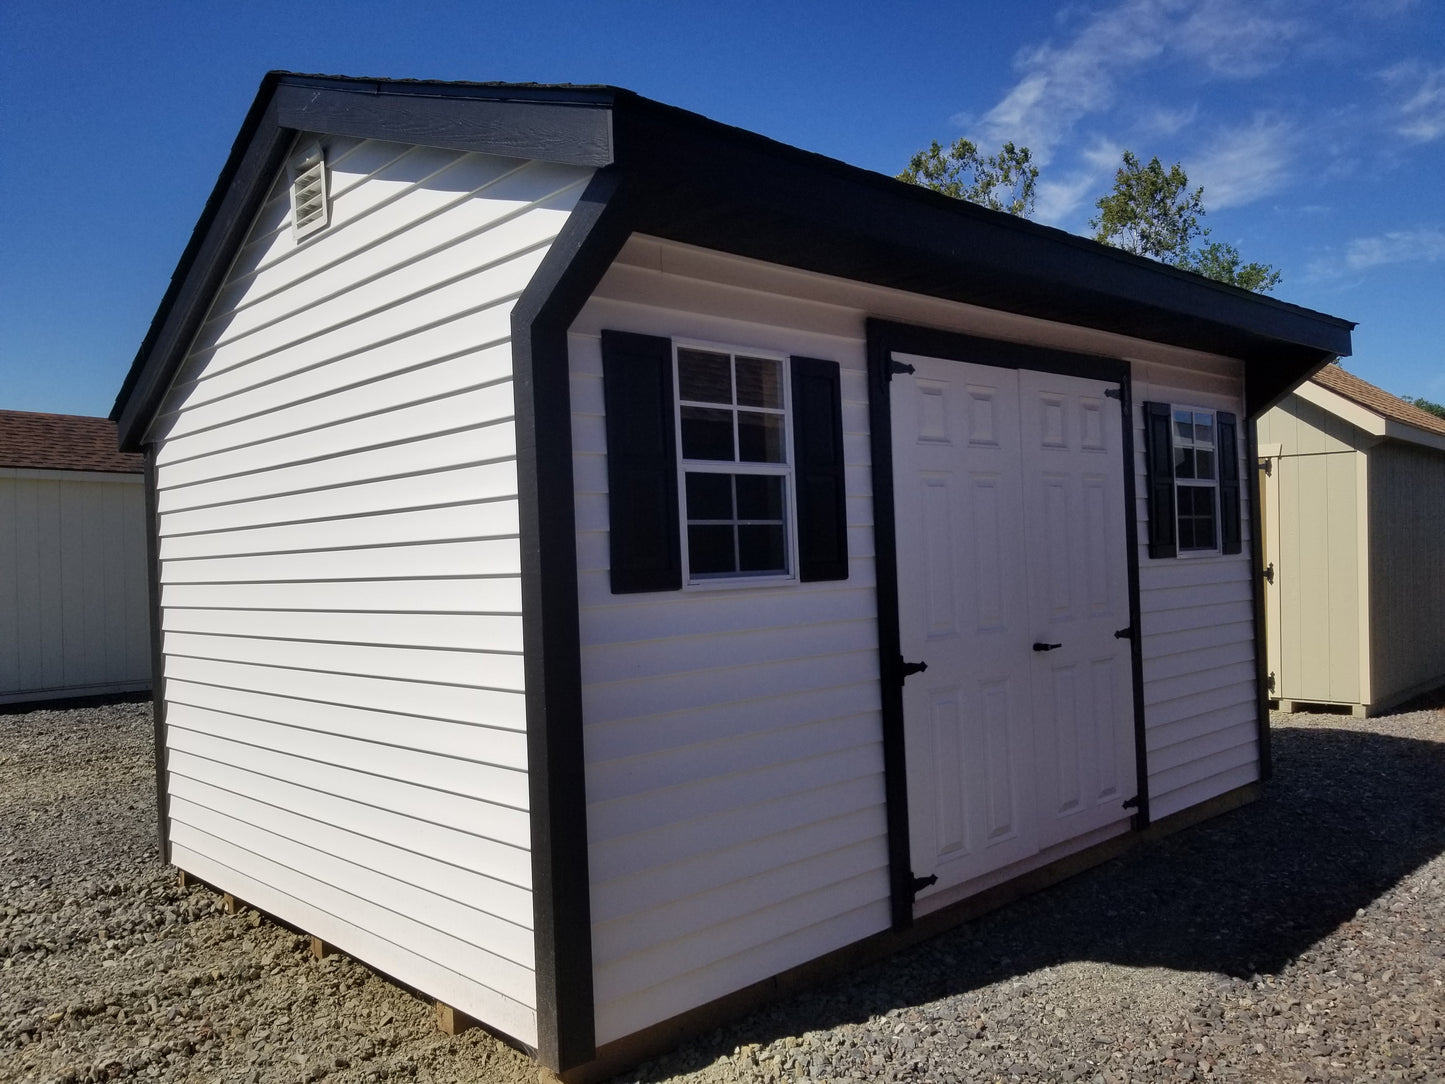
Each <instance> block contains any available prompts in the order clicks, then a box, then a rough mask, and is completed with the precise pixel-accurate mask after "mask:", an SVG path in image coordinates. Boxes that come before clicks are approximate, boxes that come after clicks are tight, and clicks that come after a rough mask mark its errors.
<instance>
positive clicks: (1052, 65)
mask: <svg viewBox="0 0 1445 1084" xmlns="http://www.w3.org/2000/svg"><path fill="white" fill-rule="evenodd" d="M1277 8H1278V9H1279V10H1286V9H1284V8H1281V7H1280V6H1279V5H1278V4H1277V3H1276V2H1275V0H1122V2H1120V3H1116V4H1115V5H1113V6H1112V7H1108V8H1105V9H1102V10H1100V11H1098V12H1096V13H1095V14H1093V15H1092V16H1091V17H1089V18H1088V19H1087V20H1086V21H1085V22H1084V23H1083V25H1082V26H1081V27H1080V29H1079V30H1078V31H1077V32H1076V33H1075V34H1074V36H1073V38H1072V39H1070V40H1068V41H1065V42H1064V43H1062V44H1054V43H1053V42H1046V43H1045V44H1043V45H1039V46H1037V47H1035V48H1033V49H1029V50H1025V51H1024V52H1022V53H1021V54H1020V55H1019V57H1018V58H1017V59H1016V60H1015V68H1016V69H1017V70H1018V72H1019V79H1018V82H1017V83H1015V84H1014V86H1013V87H1012V88H1011V89H1010V90H1009V91H1008V92H1007V93H1006V94H1005V95H1004V97H1003V98H1002V99H1001V100H1000V101H999V102H998V103H997V104H996V105H995V106H994V107H993V108H992V109H990V110H989V111H988V112H987V113H985V114H984V115H983V116H982V117H981V118H980V119H979V120H978V122H977V126H976V127H977V132H976V134H975V135H974V136H973V138H975V139H977V140H978V141H979V142H980V143H981V144H982V145H984V146H993V145H995V144H998V143H1002V142H1004V141H1005V140H1010V139H1012V140H1014V141H1015V142H1017V143H1022V144H1024V145H1026V146H1028V147H1029V148H1030V149H1031V150H1032V151H1033V152H1034V157H1035V159H1036V160H1037V161H1038V162H1039V163H1040V164H1041V165H1047V164H1048V162H1049V160H1050V159H1051V157H1052V155H1053V152H1054V149H1055V148H1056V147H1057V146H1058V145H1059V144H1060V143H1062V142H1064V140H1065V139H1067V137H1068V136H1069V133H1070V132H1071V131H1072V130H1073V128H1074V126H1075V125H1076V124H1077V123H1078V121H1079V120H1081V119H1082V118H1083V117H1085V116H1089V115H1090V114H1094V113H1099V112H1102V111H1104V110H1106V109H1109V108H1111V107H1112V106H1113V105H1114V103H1115V100H1116V96H1117V94H1118V89H1119V86H1120V84H1121V82H1123V81H1124V80H1125V79H1127V78H1129V77H1131V76H1132V75H1134V74H1135V73H1137V72H1138V71H1139V70H1141V69H1144V68H1146V67H1147V66H1148V65H1149V64H1150V63H1152V62H1155V61H1160V60H1166V61H1167V60H1171V59H1173V60H1184V61H1188V62H1190V63H1192V64H1196V65H1199V66H1202V69H1203V70H1204V71H1205V72H1206V73H1207V74H1209V75H1211V76H1213V77H1216V78H1218V77H1228V78H1242V77H1249V76H1254V75H1258V74H1260V73H1261V72H1263V71H1265V70H1267V69H1268V68H1270V67H1273V66H1274V65H1276V64H1278V63H1280V62H1281V61H1282V60H1283V59H1284V57H1285V52H1286V51H1287V49H1288V48H1289V46H1290V45H1291V44H1292V43H1293V42H1294V41H1296V40H1297V39H1298V38H1299V37H1300V36H1301V35H1302V34H1303V33H1304V32H1305V28H1304V24H1303V23H1302V22H1301V21H1300V20H1298V19H1296V18H1294V17H1293V16H1291V15H1288V14H1285V15H1278V16H1277V15H1274V14H1272V12H1273V11H1275V10H1276V9H1277ZM1290 10H1297V8H1295V9H1290ZM1160 115H1161V117H1163V116H1166V115H1167V114H1166V113H1164V112H1163V111H1161V114H1160Z"/></svg>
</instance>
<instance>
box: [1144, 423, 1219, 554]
mask: <svg viewBox="0 0 1445 1084" xmlns="http://www.w3.org/2000/svg"><path fill="white" fill-rule="evenodd" d="M1143 421H1144V473H1145V483H1146V492H1147V495H1148V507H1149V539H1148V540H1149V556H1150V557H1156V558H1157V557H1178V556H1180V555H1181V554H1184V553H1192V554H1201V553H1218V554H1221V555H1226V556H1227V555H1230V554H1236V553H1240V552H1241V551H1242V547H1243V539H1242V534H1243V532H1242V530H1241V527H1242V516H1241V495H1240V474H1239V459H1240V457H1239V421H1238V418H1237V417H1236V416H1235V415H1234V414H1232V413H1230V412H1229V411H1227V410H1201V409H1199V408H1197V407H1189V406H1179V405H1177V404H1173V405H1171V404H1169V403H1144V404H1143Z"/></svg>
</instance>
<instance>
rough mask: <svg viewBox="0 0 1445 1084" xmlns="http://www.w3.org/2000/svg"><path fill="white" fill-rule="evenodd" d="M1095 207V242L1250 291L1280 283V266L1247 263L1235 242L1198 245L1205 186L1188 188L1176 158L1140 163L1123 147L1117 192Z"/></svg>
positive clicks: (1204, 233)
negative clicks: (1171, 161)
mask: <svg viewBox="0 0 1445 1084" xmlns="http://www.w3.org/2000/svg"><path fill="white" fill-rule="evenodd" d="M1094 206H1096V207H1097V208H1098V209H1099V214H1098V215H1097V216H1096V217H1095V218H1092V219H1090V220H1089V225H1091V226H1093V227H1094V230H1095V233H1094V240H1096V241H1102V242H1103V243H1104V244H1106V245H1113V246H1114V247H1116V248H1122V249H1124V250H1125V251H1128V252H1133V253H1135V254H1136V255H1139V256H1148V257H1150V258H1151V259H1155V260H1159V261H1161V262H1163V263H1167V264H1172V265H1173V266H1175V267H1182V268H1185V269H1186V270H1189V271H1194V272H1196V273H1198V274H1201V275H1204V276H1205V277H1206V278H1211V279H1214V280H1216V281H1218V282H1227V283H1229V284H1230V285H1231V286H1239V287H1242V288H1243V289H1246V290H1255V291H1258V292H1261V293H1267V292H1268V291H1270V290H1272V289H1274V288H1275V287H1276V286H1278V285H1279V282H1280V278H1281V276H1280V273H1279V271H1277V270H1275V268H1273V267H1271V266H1270V265H1269V264H1261V263H1244V258H1243V257H1242V256H1240V254H1239V250H1238V249H1237V248H1235V247H1234V246H1233V245H1231V244H1228V243H1226V242H1222V241H1210V242H1208V243H1207V244H1203V245H1201V246H1200V247H1199V248H1195V247H1194V243H1195V241H1196V240H1198V241H1203V240H1204V238H1206V237H1208V236H1209V227H1207V226H1205V225H1203V224H1202V223H1201V222H1200V221H1199V220H1200V219H1201V218H1203V217H1204V189H1203V188H1202V187H1200V188H1195V189H1192V190H1191V189H1190V187H1189V177H1188V175H1187V174H1186V173H1185V172H1184V167H1183V166H1181V165H1180V164H1179V163H1178V162H1175V163H1174V165H1172V166H1170V167H1169V168H1168V169H1167V170H1166V169H1165V168H1164V167H1163V166H1162V165H1161V164H1160V162H1159V159H1158V158H1157V157H1156V158H1151V159H1150V160H1149V162H1148V164H1147V165H1140V163H1139V159H1138V158H1137V157H1136V156H1135V155H1134V153H1133V152H1132V151H1125V152H1124V161H1123V164H1122V165H1121V166H1120V167H1119V169H1118V170H1117V171H1116V172H1115V174H1114V188H1113V191H1111V192H1110V193H1109V194H1108V195H1105V196H1101V197H1100V198H1099V200H1098V202H1097V203H1095V204H1094Z"/></svg>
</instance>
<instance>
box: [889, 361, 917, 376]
mask: <svg viewBox="0 0 1445 1084" xmlns="http://www.w3.org/2000/svg"><path fill="white" fill-rule="evenodd" d="M913 372H914V369H913V366H912V365H909V364H908V363H907V362H905V361H890V362H889V363H888V379H889V380H892V379H893V378H894V377H895V376H900V375H902V374H903V373H908V374H909V375H910V376H911V375H912V374H913Z"/></svg>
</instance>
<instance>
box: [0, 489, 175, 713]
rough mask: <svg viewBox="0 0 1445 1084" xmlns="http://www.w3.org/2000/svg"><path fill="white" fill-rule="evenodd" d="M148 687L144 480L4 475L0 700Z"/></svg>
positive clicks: (0, 543)
mask: <svg viewBox="0 0 1445 1084" xmlns="http://www.w3.org/2000/svg"><path fill="white" fill-rule="evenodd" d="M150 683H151V682H150V608H149V603H148V601H147V594H146V543H145V487H144V485H143V484H142V478H141V476H140V475H138V474H103V473H91V472H85V471H53V470H44V471H42V470H23V469H19V468H5V469H0V703H19V702H22V701H30V700H43V699H54V698H58V697H71V696H91V695H98V694H101V693H115V692H126V691H132V690H141V689H146V688H149V686H150Z"/></svg>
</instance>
